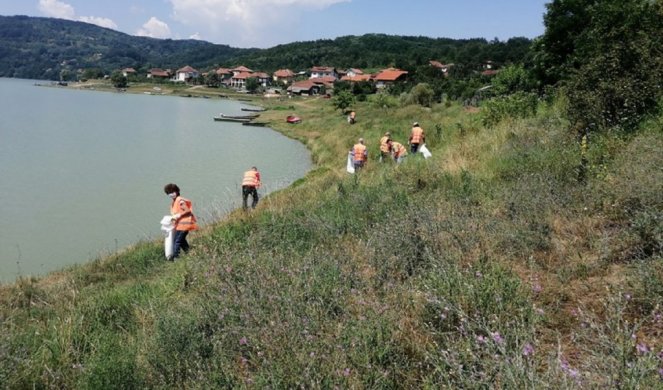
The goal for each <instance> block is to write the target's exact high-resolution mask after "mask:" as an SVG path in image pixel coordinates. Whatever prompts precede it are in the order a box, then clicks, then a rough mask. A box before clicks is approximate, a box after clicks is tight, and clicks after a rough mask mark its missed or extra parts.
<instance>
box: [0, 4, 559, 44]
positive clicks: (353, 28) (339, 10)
mask: <svg viewBox="0 0 663 390" xmlns="http://www.w3.org/2000/svg"><path fill="white" fill-rule="evenodd" d="M550 1H551V0H409V1H402V0H142V1H139V0H0V15H28V16H48V17H56V18H63V19H70V20H80V21H85V22H88V23H94V24H97V25H100V26H103V27H108V28H112V29H114V30H118V31H122V32H125V33H127V34H131V35H145V36H151V37H155V38H172V39H186V38H195V39H202V40H205V41H209V42H214V43H220V44H227V45H230V46H233V47H243V48H245V47H260V48H267V47H272V46H275V45H278V44H281V43H289V42H294V41H310V40H315V39H321V38H336V37H338V36H343V35H362V34H366V33H385V34H393V35H422V36H427V37H432V38H438V37H447V38H481V37H483V38H487V39H493V38H495V37H497V38H499V39H500V40H506V39H508V38H511V37H523V36H524V37H528V38H534V37H536V36H539V35H541V34H543V14H544V12H545V4H546V3H548V2H550Z"/></svg>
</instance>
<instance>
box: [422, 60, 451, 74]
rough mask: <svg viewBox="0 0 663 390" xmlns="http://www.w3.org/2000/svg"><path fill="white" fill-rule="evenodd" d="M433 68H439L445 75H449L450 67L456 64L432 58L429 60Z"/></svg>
mask: <svg viewBox="0 0 663 390" xmlns="http://www.w3.org/2000/svg"><path fill="white" fill-rule="evenodd" d="M428 63H429V64H430V66H432V67H433V68H437V69H439V70H440V72H442V73H444V75H445V76H448V75H449V69H451V67H453V66H454V64H443V63H441V62H440V61H434V60H431V61H429V62H428Z"/></svg>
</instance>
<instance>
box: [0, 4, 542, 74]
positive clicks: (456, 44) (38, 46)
mask: <svg viewBox="0 0 663 390" xmlns="http://www.w3.org/2000/svg"><path fill="white" fill-rule="evenodd" d="M530 45H531V41H530V40H528V39H526V38H512V39H510V40H508V41H506V42H499V41H491V42H488V41H486V40H485V39H468V40H453V39H446V38H438V39H433V38H426V37H403V36H390V35H384V34H367V35H364V36H346V37H340V38H337V39H333V40H317V41H310V42H295V43H291V44H286V45H279V46H276V47H273V48H270V49H239V48H233V47H230V46H227V45H217V44H213V43H209V42H204V41H198V40H170V39H166V40H163V39H154V38H147V37H136V36H131V35H127V34H124V33H121V32H118V31H114V30H110V29H107V28H103V27H99V26H96V25H92V24H88V23H84V22H76V21H69V20H62V19H53V18H37V17H27V16H0V77H18V78H34V79H59V77H60V73H61V71H63V70H65V71H69V72H72V73H75V72H76V71H77V70H79V69H87V68H98V69H101V70H102V71H103V72H105V73H106V74H109V73H110V72H111V71H113V70H116V69H122V68H126V67H133V68H135V69H143V70H147V69H149V68H152V67H159V68H171V69H177V68H179V67H181V66H184V65H186V64H188V65H191V66H193V67H195V68H198V69H201V70H204V69H209V68H212V67H215V66H221V65H223V66H235V65H238V64H243V65H246V66H249V67H251V68H254V69H258V70H262V71H275V70H277V69H279V68H290V69H293V70H307V69H309V68H310V67H312V66H315V65H325V66H336V67H360V68H379V67H384V66H397V67H401V68H404V69H408V70H413V69H414V68H416V67H417V66H421V65H427V64H428V61H429V60H432V59H434V60H440V61H444V62H447V63H452V62H455V63H463V64H470V65H472V66H477V65H478V64H481V63H482V62H483V61H486V60H492V61H494V62H496V63H510V62H515V63H520V62H523V61H524V60H525V59H526V57H527V55H528V50H529V47H530Z"/></svg>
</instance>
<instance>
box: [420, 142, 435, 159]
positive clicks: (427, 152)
mask: <svg viewBox="0 0 663 390" xmlns="http://www.w3.org/2000/svg"><path fill="white" fill-rule="evenodd" d="M419 151H420V152H421V154H423V155H424V158H430V157H433V153H431V152H430V150H428V148H427V147H426V144H423V145H421V147H420V148H419Z"/></svg>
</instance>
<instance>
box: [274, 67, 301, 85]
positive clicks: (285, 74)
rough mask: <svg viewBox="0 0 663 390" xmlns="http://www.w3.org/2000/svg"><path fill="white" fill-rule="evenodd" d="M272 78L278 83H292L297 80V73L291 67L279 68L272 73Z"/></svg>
mask: <svg viewBox="0 0 663 390" xmlns="http://www.w3.org/2000/svg"><path fill="white" fill-rule="evenodd" d="M272 79H273V80H274V82H275V83H277V84H285V85H288V84H292V82H293V81H294V80H295V73H294V72H293V71H291V70H290V69H279V70H277V71H276V72H274V74H273V75H272Z"/></svg>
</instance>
